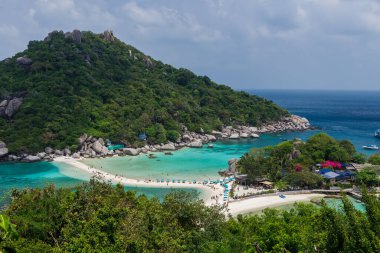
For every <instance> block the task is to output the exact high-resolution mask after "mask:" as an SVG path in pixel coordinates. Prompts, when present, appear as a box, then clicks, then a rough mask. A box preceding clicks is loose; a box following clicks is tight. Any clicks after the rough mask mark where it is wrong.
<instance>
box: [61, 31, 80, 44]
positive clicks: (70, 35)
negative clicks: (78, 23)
mask: <svg viewBox="0 0 380 253" xmlns="http://www.w3.org/2000/svg"><path fill="white" fill-rule="evenodd" d="M65 39H72V40H73V41H74V42H76V43H81V42H82V33H81V31H79V30H77V29H75V30H74V31H72V32H67V33H65Z"/></svg>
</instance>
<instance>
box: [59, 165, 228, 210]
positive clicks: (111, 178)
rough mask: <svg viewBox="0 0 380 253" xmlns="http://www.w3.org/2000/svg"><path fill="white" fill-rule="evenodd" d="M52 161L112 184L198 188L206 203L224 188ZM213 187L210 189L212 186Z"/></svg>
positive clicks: (211, 202)
mask: <svg viewBox="0 0 380 253" xmlns="http://www.w3.org/2000/svg"><path fill="white" fill-rule="evenodd" d="M54 162H59V163H65V164H68V165H70V166H72V167H75V168H77V169H80V170H82V171H84V172H87V173H89V174H91V175H97V176H100V177H102V178H103V179H104V180H106V181H110V182H112V183H114V184H118V183H119V184H122V185H125V186H132V187H154V188H187V189H189V188H190V189H200V190H202V191H204V192H205V193H206V194H205V195H206V196H204V199H203V200H204V201H205V203H206V204H207V205H211V204H215V203H216V201H215V200H213V199H211V197H212V196H215V195H220V194H222V193H223V190H224V188H223V187H222V186H220V185H203V184H190V183H177V182H175V183H173V182H169V183H166V182H164V183H161V182H160V183H158V182H146V181H144V180H137V179H131V178H126V177H123V176H117V175H114V174H110V173H107V172H105V171H102V170H99V169H95V168H91V167H89V166H88V165H86V164H84V163H82V162H80V160H77V159H74V158H71V157H57V158H54ZM213 187H214V188H215V189H212V188H213Z"/></svg>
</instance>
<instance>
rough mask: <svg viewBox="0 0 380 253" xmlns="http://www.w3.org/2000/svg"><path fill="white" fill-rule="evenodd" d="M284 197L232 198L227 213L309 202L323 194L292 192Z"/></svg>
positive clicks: (240, 212) (234, 214)
mask: <svg viewBox="0 0 380 253" xmlns="http://www.w3.org/2000/svg"><path fill="white" fill-rule="evenodd" d="M285 196H286V197H285V198H280V197H279V196H278V195H276V196H260V197H255V198H249V199H242V200H234V201H232V202H229V204H228V213H230V214H231V215H232V216H236V215H238V214H247V213H251V212H257V211H260V210H263V209H265V208H268V207H279V206H283V205H288V204H294V203H296V202H309V201H310V200H312V199H314V198H322V197H324V196H325V195H323V194H294V195H285Z"/></svg>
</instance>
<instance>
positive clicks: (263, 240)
mask: <svg viewBox="0 0 380 253" xmlns="http://www.w3.org/2000/svg"><path fill="white" fill-rule="evenodd" d="M363 191H364V192H363V194H364V195H363V196H364V198H363V201H364V202H365V205H366V209H367V212H366V213H362V212H360V211H357V210H355V209H354V207H353V205H352V203H351V202H350V201H349V200H348V199H346V198H345V197H343V203H344V206H343V207H342V209H341V210H336V209H333V208H329V207H327V206H326V205H325V204H324V203H323V202H322V206H321V207H319V208H318V207H316V206H313V205H312V204H297V205H296V206H295V207H294V208H293V209H292V210H290V211H279V210H275V209H267V210H266V211H264V214H262V215H254V216H241V215H239V216H238V217H236V218H229V217H225V215H224V214H223V211H222V210H221V209H220V208H218V207H206V206H205V205H204V204H203V202H202V201H200V200H197V198H196V195H194V194H192V193H189V192H173V193H171V194H169V195H167V196H166V198H165V199H164V200H163V201H162V202H160V201H159V200H158V199H155V198H153V199H148V198H146V197H145V196H137V195H135V193H134V192H125V191H124V189H123V187H121V186H116V187H113V186H111V185H109V184H106V183H102V182H99V181H96V180H92V181H90V182H89V183H84V184H83V185H81V186H79V187H77V188H76V189H75V190H74V191H73V190H70V189H54V187H53V186H50V187H46V188H44V189H30V190H23V191H15V192H13V196H12V198H13V200H12V202H11V203H10V205H9V206H8V207H7V208H6V210H4V211H3V212H2V213H0V221H1V217H2V218H3V219H5V220H7V221H8V222H7V223H4V226H2V224H1V223H0V252H28V253H33V252H38V253H44V252H88V253H89V252H226V253H227V252H239V253H240V252H278V253H283V252H295V253H298V252H331V253H337V252H347V253H351V252H366V253H371V252H380V237H379V235H380V230H379V229H380V200H379V199H378V198H376V197H375V196H374V195H372V194H368V193H367V192H366V191H365V190H363ZM259 249H261V250H262V251H256V250H259Z"/></svg>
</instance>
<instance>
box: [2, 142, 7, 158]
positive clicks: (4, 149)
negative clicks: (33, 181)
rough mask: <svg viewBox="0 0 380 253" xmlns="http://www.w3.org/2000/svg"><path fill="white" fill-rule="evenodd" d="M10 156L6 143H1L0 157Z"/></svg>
mask: <svg viewBox="0 0 380 253" xmlns="http://www.w3.org/2000/svg"><path fill="white" fill-rule="evenodd" d="M6 154H8V148H7V146H6V145H5V143H4V142H2V141H0V157H2V156H5V155H6Z"/></svg>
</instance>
